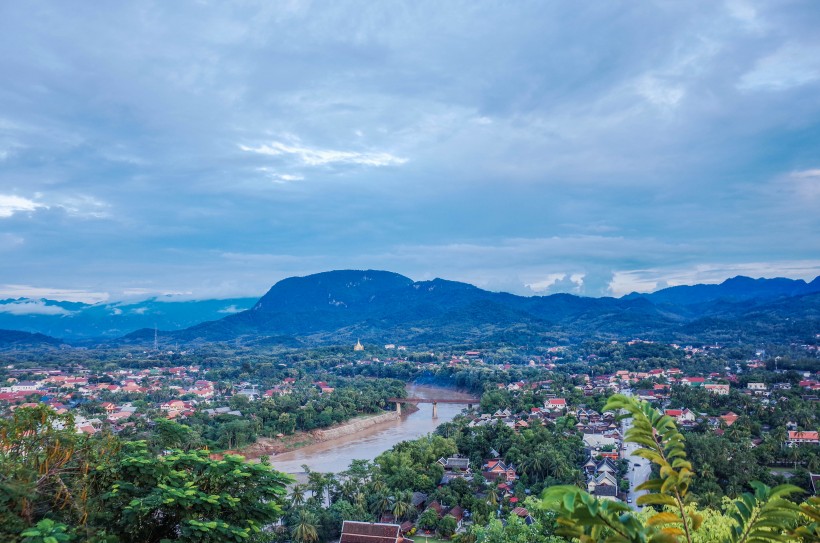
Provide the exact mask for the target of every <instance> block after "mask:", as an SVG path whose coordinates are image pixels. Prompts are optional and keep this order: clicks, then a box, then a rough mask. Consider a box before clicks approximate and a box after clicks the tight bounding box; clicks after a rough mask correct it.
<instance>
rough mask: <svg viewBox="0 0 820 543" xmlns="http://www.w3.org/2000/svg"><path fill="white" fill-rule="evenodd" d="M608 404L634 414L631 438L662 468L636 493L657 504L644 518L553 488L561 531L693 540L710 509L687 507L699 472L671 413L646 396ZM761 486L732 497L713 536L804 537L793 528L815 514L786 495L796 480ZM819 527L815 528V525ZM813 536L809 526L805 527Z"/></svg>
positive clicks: (587, 541)
mask: <svg viewBox="0 0 820 543" xmlns="http://www.w3.org/2000/svg"><path fill="white" fill-rule="evenodd" d="M605 409H606V410H620V412H621V413H624V415H622V416H623V417H631V419H632V427H631V428H630V429H629V430H627V432H626V435H625V440H626V441H628V442H632V443H637V444H638V445H640V448H639V449H638V450H637V451H636V452H635V453H634V454H636V455H638V456H641V457H643V458H646V459H648V460H649V461H650V462H652V463H653V464H655V466H656V467H657V470H656V472H657V474H658V475H657V477H655V478H652V479H649V480H647V481H646V482H644V483H643V484H641V485H639V486H638V487H637V489H638V490H646V491H647V494H644V495H642V496H641V497H639V498H638V500H637V502H638V504H640V505H647V506H654V507H657V509H656V510H654V511H653V512H651V513H645V514H644V515H643V516H642V515H640V514H636V513H635V512H633V511H632V509H631V507H629V506H627V505H626V504H624V503H622V502H618V501H608V500H604V501H600V500H598V499H596V498H594V497H593V496H591V495H589V494H588V493H586V492H584V491H582V490H580V489H579V488H577V487H571V486H559V487H552V488H550V489H548V490H547V491H546V492H545V493H544V497H543V502H542V503H543V506H544V507H547V508H550V509H552V510H554V511H556V512H557V513H558V518H557V522H558V524H559V526H560V528H559V530H558V532H557V533H559V534H561V535H564V536H567V537H571V538H577V539H578V540H579V541H580V542H581V543H592V542H606V543H679V542H683V541H685V542H687V543H694V542H695V541H697V540H698V539H699V537H698V536H700V533H699V530H701V529H702V528H703V522H704V515H703V514H702V513H700V512H698V511H697V510H696V509H694V508H692V507H687V506H686V502H687V494H688V490H689V486H690V484H691V482H692V481H693V479H694V477H695V473H694V472H693V470H692V465H691V463H690V462H689V461H688V460H687V456H686V449H685V440H684V437H683V435H682V434H681V433H680V432H679V431H678V429H677V427H676V426H675V423H674V421H673V420H672V419H670V417H667V416H665V415H663V414H661V413H660V412H659V411H657V410H656V409H654V408H652V407H651V406H649V405H648V404H647V403H645V402H641V401H637V400H635V399H634V398H631V397H626V396H622V395H615V396H612V397H611V398H610V399H609V401H608V402H607V405H606V406H605ZM752 486H753V487H754V490H755V492H754V493H744V494H743V495H742V496H741V497H739V498H738V499H737V500H735V501H734V502H732V503H731V505H730V508H729V514H728V518H729V519H730V521H731V525H730V529H729V533H728V535H727V536H725V537H722V538H721V539H717V538H716V536H717V534H715V533H710V534H709V535H710V536H711V537H714V538H715V539H711V540H710V541H722V542H723V543H763V542H766V541H775V542H779V541H783V542H786V541H800V539H799V538H800V537H804V536H803V535H802V534H801V535H798V534H797V532H796V531H793V530H795V528H796V527H797V526H798V524H799V523H800V522H801V514H803V515H805V516H808V517H811V515H812V513H813V512H816V507H815V510H813V509H812V506H811V504H810V503H807V504H804V506H803V509H804V510H803V512H802V513H801V508H799V507H798V506H797V505H796V504H795V503H793V502H791V501H789V500H788V499H787V498H788V497H789V496H790V495H792V494H795V493H797V492H800V489H799V488H797V487H795V486H793V485H780V486H778V487H775V488H770V487H768V486H766V485H764V484H762V483H758V482H754V483H752ZM810 529H814V528H810ZM804 531H805V533H806V534H808V535H809V536H811V535H812V534H811V532H810V531H808V530H804Z"/></svg>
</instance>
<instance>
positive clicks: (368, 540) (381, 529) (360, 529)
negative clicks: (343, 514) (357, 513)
mask: <svg viewBox="0 0 820 543" xmlns="http://www.w3.org/2000/svg"><path fill="white" fill-rule="evenodd" d="M402 541H411V540H409V539H405V538H404V536H402V535H401V526H399V525H398V524H385V523H381V522H358V521H354V520H346V521H344V522H342V535H341V536H340V537H339V543H401V542H402Z"/></svg>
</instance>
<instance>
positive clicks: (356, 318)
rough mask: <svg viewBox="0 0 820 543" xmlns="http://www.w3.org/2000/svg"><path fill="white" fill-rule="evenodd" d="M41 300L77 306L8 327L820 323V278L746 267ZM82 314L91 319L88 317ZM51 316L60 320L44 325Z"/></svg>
mask: <svg viewBox="0 0 820 543" xmlns="http://www.w3.org/2000/svg"><path fill="white" fill-rule="evenodd" d="M254 302H255V303H254ZM2 303H4V302H0V304H2ZM11 303H17V304H25V303H35V302H33V301H20V300H18V301H13V302H11ZM36 303H40V304H42V305H43V306H44V307H58V308H62V309H63V310H64V311H65V312H66V313H67V314H60V313H57V312H56V310H48V311H55V314H53V315H37V317H39V319H32V315H11V316H9V315H10V313H8V312H5V313H3V312H1V311H2V305H0V328H12V329H17V330H24V331H27V332H32V333H38V332H39V333H43V334H49V335H51V334H53V335H57V336H59V337H62V338H65V339H67V340H69V341H70V340H72V339H79V338H91V337H95V334H96V336H97V337H102V338H105V337H107V338H109V339H107V340H105V341H106V342H107V343H111V342H112V341H113V342H115V343H126V344H127V343H132V344H134V343H135V344H145V343H147V342H151V341H153V338H154V327H153V326H152V325H149V326H145V325H144V324H143V325H142V326H143V328H141V329H138V330H136V331H133V332H130V333H126V332H128V329H127V327H128V325H129V324H131V325H133V326H134V328H137V326H136V325H137V324H139V323H140V322H142V323H145V322H146V321H148V322H150V323H151V324H153V323H154V322H156V323H157V326H158V327H159V329H160V330H161V332H160V334H159V335H160V338H161V341H163V342H171V341H172V342H175V343H180V342H183V343H192V342H193V343H201V342H213V341H236V340H240V341H242V342H245V343H248V344H260V345H264V344H277V345H286V346H299V345H320V344H333V343H336V344H338V343H345V342H350V343H353V342H355V341H356V340H357V339H361V340H362V341H364V342H374V343H382V342H384V343H404V344H409V345H412V344H416V345H422V344H425V345H430V344H438V343H448V342H475V341H509V342H512V343H541V342H552V341H578V340H582V339H589V338H598V339H623V338H630V337H643V338H646V339H657V340H668V341H721V342H727V341H732V342H734V341H743V340H749V341H783V340H788V341H808V340H811V339H812V338H814V337H815V335H816V334H817V333H818V331H820V277H818V278H816V279H815V280H814V281H812V282H810V283H806V282H805V281H803V280H792V279H783V278H776V279H751V278H748V277H735V278H732V279H728V280H726V281H724V282H723V283H721V284H719V285H693V286H677V287H670V288H666V289H663V290H659V291H657V292H654V293H650V294H638V293H633V294H629V295H627V296H624V297H622V298H607V297H604V298H587V297H581V296H575V295H571V294H553V295H550V296H516V295H513V294H508V293H503V292H490V291H486V290H482V289H480V288H478V287H475V286H473V285H469V284H466V283H460V282H455V281H447V280H443V279H434V280H432V281H413V280H412V279H409V278H407V277H404V276H402V275H399V274H396V273H392V272H386V271H376V270H367V271H359V270H341V271H330V272H324V273H318V274H314V275H309V276H305V277H291V278H288V279H284V280H282V281H279V282H278V283H276V284H275V285H274V286H273V287H272V288H271V289H270V290H269V291H268V292H267V293H266V294H265V295H264V296H262V298H260V299H259V300H251V299H244V298H243V299H236V300H219V301H217V300H210V301H202V302H166V301H158V300H149V301H147V302H142V303H140V304H132V305H129V306H123V305H117V304H103V305H101V306H100V305H94V306H89V307H80V306H76V305H71V304H68V305H66V304H63V303H57V302H49V301H42V300H41V301H37V302H36ZM142 308H145V309H142ZM240 308H247V309H244V310H240ZM46 317H49V318H48V319H47V318H46ZM197 317H198V318H197ZM26 319H29V320H26ZM85 319H87V321H86V320H85ZM209 319H210V320H209ZM81 322H88V323H90V324H89V325H88V326H87V327H80V326H79V323H81ZM40 323H47V324H48V326H49V327H48V328H44V327H40V326H38V325H40ZM23 325H26V326H23ZM134 328H132V330H133V329H134ZM53 330H58V332H54V331H53ZM59 330H62V331H63V333H59ZM66 330H68V331H70V333H65V331H66ZM115 336H121V337H118V339H114V337H115ZM38 340H40V341H42V338H39V337H38ZM0 342H2V336H0ZM18 342H19V338H18Z"/></svg>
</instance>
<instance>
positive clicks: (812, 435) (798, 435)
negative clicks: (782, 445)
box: [789, 430, 820, 441]
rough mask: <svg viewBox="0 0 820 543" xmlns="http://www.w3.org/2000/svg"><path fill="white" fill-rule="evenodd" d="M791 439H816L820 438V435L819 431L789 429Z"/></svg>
mask: <svg viewBox="0 0 820 543" xmlns="http://www.w3.org/2000/svg"><path fill="white" fill-rule="evenodd" d="M789 439H810V440H811V439H813V440H815V441H816V440H818V439H820V437H818V433H817V432H795V431H793V430H789Z"/></svg>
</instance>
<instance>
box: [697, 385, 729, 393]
mask: <svg viewBox="0 0 820 543" xmlns="http://www.w3.org/2000/svg"><path fill="white" fill-rule="evenodd" d="M703 388H705V389H706V390H707V391H708V392H709V393H710V394H717V395H718V396H726V395H727V394H729V385H716V384H714V383H709V384H707V385H704V386H703Z"/></svg>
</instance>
